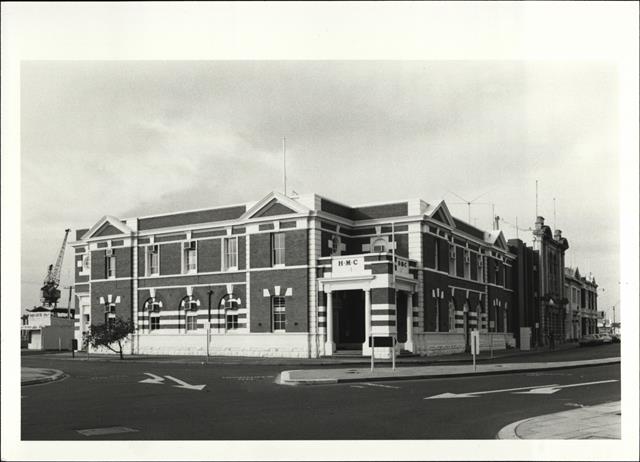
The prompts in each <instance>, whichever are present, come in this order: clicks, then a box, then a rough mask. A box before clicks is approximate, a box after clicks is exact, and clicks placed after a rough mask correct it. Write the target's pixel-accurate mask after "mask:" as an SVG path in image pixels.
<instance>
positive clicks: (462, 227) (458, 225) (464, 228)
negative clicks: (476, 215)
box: [453, 217, 484, 239]
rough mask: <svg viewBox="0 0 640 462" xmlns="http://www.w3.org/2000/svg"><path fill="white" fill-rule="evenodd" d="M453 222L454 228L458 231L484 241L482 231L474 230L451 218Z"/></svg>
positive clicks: (474, 228) (466, 224) (467, 224)
mask: <svg viewBox="0 0 640 462" xmlns="http://www.w3.org/2000/svg"><path fill="white" fill-rule="evenodd" d="M453 222H454V223H455V225H456V228H458V229H459V230H460V231H462V232H464V233H467V234H469V235H471V236H474V237H477V238H478V239H484V231H482V230H480V229H478V228H476V227H475V226H471V225H470V224H469V223H466V222H464V221H462V220H459V219H458V218H456V217H453Z"/></svg>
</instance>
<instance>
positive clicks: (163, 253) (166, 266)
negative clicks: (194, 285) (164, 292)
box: [160, 242, 182, 275]
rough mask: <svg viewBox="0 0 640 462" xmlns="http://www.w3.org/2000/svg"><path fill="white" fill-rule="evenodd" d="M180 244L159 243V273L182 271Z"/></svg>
mask: <svg viewBox="0 0 640 462" xmlns="http://www.w3.org/2000/svg"><path fill="white" fill-rule="evenodd" d="M181 252H182V244H181V243H179V242H175V243H172V244H161V245H160V274H161V275H165V274H180V273H181V272H182V255H181Z"/></svg>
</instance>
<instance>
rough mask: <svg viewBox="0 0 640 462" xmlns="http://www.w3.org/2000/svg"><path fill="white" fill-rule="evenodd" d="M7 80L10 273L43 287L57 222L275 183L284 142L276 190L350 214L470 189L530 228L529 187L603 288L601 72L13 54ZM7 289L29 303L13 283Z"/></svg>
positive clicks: (460, 211) (200, 201)
mask: <svg viewBox="0 0 640 462" xmlns="http://www.w3.org/2000/svg"><path fill="white" fill-rule="evenodd" d="M21 75H22V106H21V130H22V131H21V133H22V135H21V142H22V151H21V162H22V237H23V253H22V255H23V278H24V280H25V281H31V280H39V279H41V278H42V277H43V275H42V274H41V273H43V271H44V269H45V268H46V264H48V263H47V262H48V261H49V259H50V255H52V254H55V252H56V249H57V248H58V247H59V245H60V241H61V238H62V235H63V230H64V228H66V227H69V226H70V227H74V228H76V227H77V228H80V227H89V226H91V225H92V224H93V223H95V221H96V220H97V219H99V218H100V217H101V216H102V215H105V214H113V215H116V216H121V217H129V216H140V215H149V214H153V213H164V212H171V211H177V210H185V209H194V208H203V207H209V206H217V205H225V204H229V203H244V202H249V201H254V200H258V199H260V198H261V197H263V196H264V195H265V194H266V193H267V192H269V191H271V190H281V189H282V136H286V137H287V174H288V175H287V176H288V184H289V189H290V190H291V189H295V190H296V191H298V192H299V193H305V192H317V193H319V194H322V195H325V196H329V197H333V198H335V199H336V200H339V201H341V202H345V203H353V204H358V203H367V202H375V201H378V200H380V201H382V200H385V201H386V200H391V199H401V198H407V197H421V198H423V199H425V200H428V201H430V200H434V199H435V200H438V199H440V198H442V197H445V196H446V198H447V201H448V202H450V208H451V210H452V211H453V213H454V214H455V215H456V216H460V217H462V218H463V219H466V216H467V207H466V206H465V205H458V204H455V203H454V202H458V201H459V200H458V199H457V198H456V197H455V195H452V194H450V193H447V191H453V192H455V193H456V194H458V195H460V196H462V197H464V198H467V199H469V200H470V199H473V198H475V197H477V196H479V195H481V194H483V193H486V194H485V195H483V196H482V198H481V199H479V200H478V201H476V203H474V205H472V209H471V212H472V220H471V221H472V222H474V223H476V222H477V225H478V226H482V227H485V228H489V227H491V222H492V215H491V212H492V207H491V205H487V204H495V209H496V213H497V214H498V215H500V216H503V217H504V218H505V219H507V220H508V221H509V222H511V223H514V222H515V217H518V223H519V225H520V226H521V227H528V226H532V225H533V221H534V219H535V180H536V179H538V180H539V186H540V191H539V213H541V214H543V215H545V217H547V219H548V220H551V217H552V215H553V198H554V197H555V198H556V205H557V206H558V212H559V213H558V214H557V215H558V223H560V224H561V226H562V228H563V230H564V231H565V234H566V236H567V237H568V238H569V240H570V242H575V245H576V249H585V252H589V253H591V254H592V255H590V258H589V261H590V262H591V263H590V265H591V266H592V267H593V268H597V269H598V270H599V271H601V272H602V273H603V274H602V275H601V276H600V275H599V274H596V277H597V278H598V280H599V281H602V282H603V283H606V284H611V281H613V280H615V281H614V282H617V280H618V279H619V273H618V268H617V265H614V266H615V267H614V268H612V267H611V258H610V257H611V255H617V242H616V240H617V234H618V229H617V224H618V218H617V217H618V214H619V210H618V208H617V207H618V205H617V204H618V191H617V184H618V170H617V168H618V164H617V158H616V152H617V140H616V136H617V123H618V121H617V119H616V110H617V107H616V104H615V101H616V98H617V93H616V91H617V89H616V74H615V72H614V70H613V68H611V67H610V66H608V65H605V64H598V63H580V62H574V63H566V62H564V63H549V62H515V61H514V62H509V61H477V62H474V61H433V62H419V61H308V62H305V61H269V62H259V61H199V62H180V61H174V62H160V61H157V62H156V61H149V62H142V61H140V62H90V61H88V62H87V61H84V62H27V63H25V64H23V67H22V74H21ZM596 185H597V186H598V188H597V189H596V187H595V186H596ZM595 223H607V230H608V231H607V232H606V233H601V232H600V233H599V232H598V226H599V225H597V226H596V225H595ZM505 232H507V236H508V237H512V236H514V237H515V232H514V230H513V228H510V229H509V228H508V227H507V228H506V229H505ZM520 237H523V233H520ZM594 240H595V241H599V242H602V247H598V248H595V247H589V246H588V244H587V243H589V242H593V241H594ZM35 242H37V244H32V243H35ZM69 263H70V262H67V264H69ZM65 266H66V267H67V268H68V266H67V265H65ZM581 269H582V268H581ZM585 270H586V268H585ZM31 289H32V288H30V289H29V290H31ZM23 297H24V300H25V301H26V300H33V296H32V295H28V294H26V293H25V289H24V287H23ZM30 303H32V302H30ZM30 303H27V305H28V304H30Z"/></svg>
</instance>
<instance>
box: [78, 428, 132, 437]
mask: <svg viewBox="0 0 640 462" xmlns="http://www.w3.org/2000/svg"><path fill="white" fill-rule="evenodd" d="M76 431H77V432H78V433H80V434H81V435H84V436H99V435H114V434H117V433H131V432H137V431H139V430H136V429H135V428H129V427H103V428H87V429H85V430H76Z"/></svg>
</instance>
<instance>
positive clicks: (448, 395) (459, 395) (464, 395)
mask: <svg viewBox="0 0 640 462" xmlns="http://www.w3.org/2000/svg"><path fill="white" fill-rule="evenodd" d="M556 385H557V384H555V383H554V384H551V385H542V386H544V387H554V386H556ZM531 388H534V387H520V388H504V389H502V390H487V391H472V392H469V393H442V394H440V395H434V396H429V397H428V398H424V399H440V398H476V397H477V396H478V395H488V394H489V393H503V392H506V391H516V390H529V389H531Z"/></svg>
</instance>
